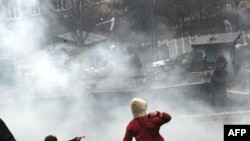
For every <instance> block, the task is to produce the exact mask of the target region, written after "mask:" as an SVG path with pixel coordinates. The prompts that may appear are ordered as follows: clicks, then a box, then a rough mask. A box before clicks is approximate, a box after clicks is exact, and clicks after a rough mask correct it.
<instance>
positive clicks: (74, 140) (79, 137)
mask: <svg viewBox="0 0 250 141" xmlns="http://www.w3.org/2000/svg"><path fill="white" fill-rule="evenodd" d="M82 138H85V136H78V137H75V138H73V139H71V140H69V141H80V140H81V139H82Z"/></svg>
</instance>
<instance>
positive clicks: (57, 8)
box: [45, 0, 110, 46]
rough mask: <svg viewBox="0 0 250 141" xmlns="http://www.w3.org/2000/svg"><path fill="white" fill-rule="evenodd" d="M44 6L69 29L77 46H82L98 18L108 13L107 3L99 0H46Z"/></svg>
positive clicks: (98, 20)
mask: <svg viewBox="0 0 250 141" xmlns="http://www.w3.org/2000/svg"><path fill="white" fill-rule="evenodd" d="M45 6H47V7H48V8H49V9H50V10H52V11H53V12H54V13H55V15H56V16H57V18H58V20H60V21H61V22H62V24H64V25H65V26H66V27H67V28H68V29H70V31H71V33H72V37H73V38H74V40H75V42H76V44H77V45H78V46H84V45H85V41H86V39H87V38H88V36H89V34H90V33H91V32H93V31H94V29H95V28H96V24H98V23H99V22H100V19H101V18H105V17H107V16H109V15H110V14H109V8H108V4H106V5H105V3H102V2H101V1H100V0H48V1H47V2H46V3H45ZM103 7H105V8H103Z"/></svg>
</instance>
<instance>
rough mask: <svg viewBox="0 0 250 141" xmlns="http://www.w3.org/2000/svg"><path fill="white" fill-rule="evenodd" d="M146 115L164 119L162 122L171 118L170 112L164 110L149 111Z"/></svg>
mask: <svg viewBox="0 0 250 141" xmlns="http://www.w3.org/2000/svg"><path fill="white" fill-rule="evenodd" d="M148 117H149V118H152V117H160V118H161V119H163V120H164V123H166V122H169V121H170V120H171V119H172V117H171V115H170V114H168V113H166V112H160V111H154V112H151V113H149V114H148Z"/></svg>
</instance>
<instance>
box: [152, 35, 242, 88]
mask: <svg viewBox="0 0 250 141" xmlns="http://www.w3.org/2000/svg"><path fill="white" fill-rule="evenodd" d="M241 35H242V34H241V32H231V33H222V34H211V35H203V36H199V37H197V38H196V39H195V40H194V41H193V42H192V44H191V47H192V52H189V53H185V54H182V55H180V56H178V57H176V58H175V59H174V64H175V66H174V69H173V70H172V71H168V72H167V73H162V74H159V75H161V76H159V75H158V76H157V75H156V78H157V79H155V82H154V84H153V85H152V86H151V89H164V88H166V89H168V88H178V89H179V88H184V89H186V88H187V87H194V88H196V89H197V88H198V89H200V90H202V91H205V92H207V93H210V92H212V91H213V89H214V86H215V80H216V79H217V77H216V75H215V70H216V67H215V64H216V59H217V53H219V52H221V53H222V54H223V56H224V57H225V58H226V60H227V62H228V64H227V68H226V73H227V74H226V75H227V80H226V81H227V86H230V85H232V84H233V82H232V81H233V80H234V77H235V50H236V44H237V43H238V41H239V40H240V38H241Z"/></svg>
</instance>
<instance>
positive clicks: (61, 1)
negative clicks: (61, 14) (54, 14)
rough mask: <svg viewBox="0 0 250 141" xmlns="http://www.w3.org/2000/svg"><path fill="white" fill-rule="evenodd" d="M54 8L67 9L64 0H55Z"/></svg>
mask: <svg viewBox="0 0 250 141" xmlns="http://www.w3.org/2000/svg"><path fill="white" fill-rule="evenodd" d="M56 9H57V10H66V9H67V2H66V0H56Z"/></svg>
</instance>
